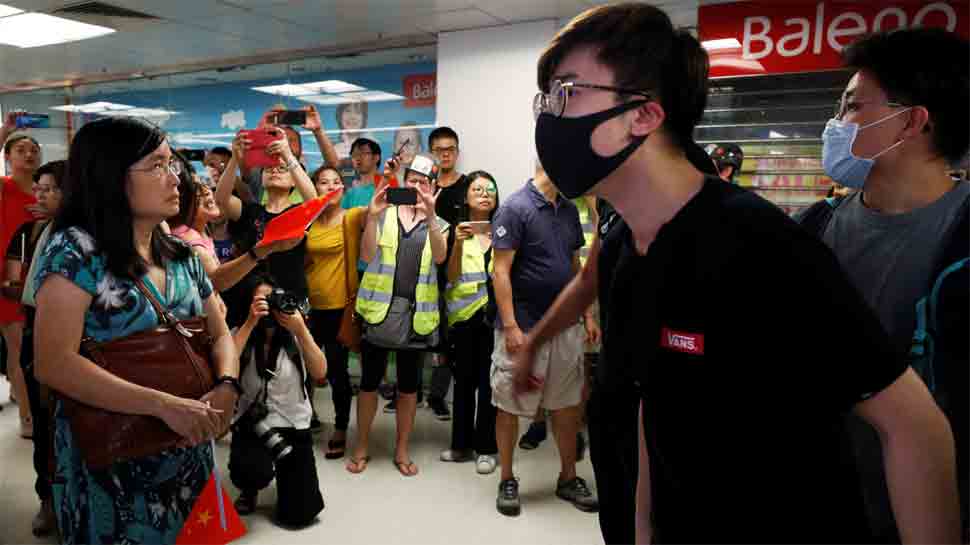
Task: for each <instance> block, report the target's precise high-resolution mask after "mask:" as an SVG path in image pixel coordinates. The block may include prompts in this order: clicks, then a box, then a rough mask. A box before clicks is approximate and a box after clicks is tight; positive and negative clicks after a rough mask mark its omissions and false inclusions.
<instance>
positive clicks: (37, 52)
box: [0, 0, 724, 93]
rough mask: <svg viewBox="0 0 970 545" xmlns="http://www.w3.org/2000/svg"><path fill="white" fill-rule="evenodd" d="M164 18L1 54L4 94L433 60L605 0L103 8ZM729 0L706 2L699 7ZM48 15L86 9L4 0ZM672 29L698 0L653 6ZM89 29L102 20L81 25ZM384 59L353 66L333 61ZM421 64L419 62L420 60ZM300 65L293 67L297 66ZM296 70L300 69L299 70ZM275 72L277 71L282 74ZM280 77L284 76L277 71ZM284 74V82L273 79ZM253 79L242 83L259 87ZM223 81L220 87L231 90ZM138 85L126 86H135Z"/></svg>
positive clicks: (335, 0) (252, 1) (690, 16)
mask: <svg viewBox="0 0 970 545" xmlns="http://www.w3.org/2000/svg"><path fill="white" fill-rule="evenodd" d="M102 1H103V3H106V4H109V5H113V6H118V7H123V8H127V9H130V10H135V11H138V12H142V13H146V14H149V15H153V16H156V17H159V18H161V19H162V20H161V21H150V22H148V23H144V22H139V21H134V22H131V21H119V20H117V19H112V20H110V21H106V20H101V21H100V22H101V23H102V24H105V23H108V26H113V27H116V28H119V31H118V32H116V33H114V34H110V35H107V36H103V37H100V38H94V39H91V40H86V41H82V42H75V43H70V44H65V45H52V46H46V47H38V48H31V49H18V48H16V47H12V46H6V45H0V93H2V92H11V91H22V90H29V89H37V88H41V87H52V86H58V87H63V86H65V85H76V84H79V83H84V82H97V81H105V80H117V79H119V78H123V79H126V80H127V79H129V77H131V78H132V79H134V78H137V77H139V76H140V74H142V73H144V74H149V75H151V74H175V73H179V72H199V71H201V70H205V69H212V68H215V67H219V66H239V65H250V68H248V69H247V70H253V71H254V72H255V71H256V70H258V68H257V67H254V66H251V65H257V64H264V63H271V62H275V63H278V62H280V61H290V60H296V59H312V60H307V61H306V62H305V63H304V64H311V63H318V64H311V65H310V66H305V68H306V69H307V71H308V72H310V71H318V69H319V68H321V67H322V68H329V69H341V68H355V67H360V66H365V65H373V63H378V64H387V63H391V62H402V61H404V62H406V61H407V59H411V60H410V62H415V61H416V60H421V58H422V57H423V58H433V56H434V47H433V45H434V43H436V41H437V33H439V32H445V31H452V30H464V29H469V28H481V27H488V26H496V25H502V24H506V23H514V22H522V21H530V20H537V19H548V18H555V19H563V18H568V17H572V16H574V15H576V14H577V13H579V12H581V11H582V10H584V9H586V8H588V7H590V6H593V5H597V4H602V3H606V2H605V1H598V0H400V1H398V0H102ZM718 1H724V0H701V2H700V3H709V2H718ZM0 3H3V4H7V5H12V6H16V7H18V8H21V9H24V10H30V11H41V12H47V13H50V12H52V11H54V10H57V9H60V8H64V7H67V6H72V5H76V4H79V3H82V1H81V0H68V1H64V0H0ZM650 3H652V4H655V5H658V6H661V7H663V9H664V10H665V11H667V12H668V13H669V14H670V15H671V18H672V19H673V20H674V22H675V24H677V25H679V26H694V25H695V24H696V19H697V5H698V0H652V1H651V2H650ZM79 20H83V21H87V22H99V21H97V20H95V19H87V18H79ZM388 48H393V49H399V51H382V52H379V53H371V54H366V55H362V56H360V57H356V58H344V59H328V58H323V57H324V56H325V55H328V54H340V53H345V52H367V51H380V50H382V49H384V50H386V49H388ZM414 56H416V57H414ZM291 64H294V63H291ZM295 64H299V63H295ZM277 66H278V65H277ZM273 70H276V71H279V70H280V69H279V68H278V67H276V68H273ZM274 75H277V74H274ZM252 76H253V73H252V72H250V73H248V74H241V73H240V74H239V75H238V76H237V77H240V78H243V79H254V78H253V77H252ZM227 77H231V76H227V74H226V73H220V75H219V79H220V80H223V81H225V80H226V79H227ZM130 83H132V82H128V84H130Z"/></svg>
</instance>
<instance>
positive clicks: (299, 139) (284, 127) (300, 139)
mask: <svg viewBox="0 0 970 545" xmlns="http://www.w3.org/2000/svg"><path fill="white" fill-rule="evenodd" d="M279 128H280V130H282V131H283V132H287V131H290V132H292V133H293V134H295V135H296V142H297V143H298V144H299V145H300V151H299V153H297V155H303V137H302V136H300V131H298V130H296V129H294V128H293V127H291V126H289V125H279ZM286 144H287V145H289V141H287V143H286ZM297 159H299V157H297Z"/></svg>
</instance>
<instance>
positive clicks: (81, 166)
mask: <svg viewBox="0 0 970 545" xmlns="http://www.w3.org/2000/svg"><path fill="white" fill-rule="evenodd" d="M164 141H165V134H164V133H163V132H162V131H161V129H159V128H158V127H155V126H154V125H151V124H149V123H146V122H145V121H142V120H140V119H136V118H133V117H107V118H103V119H98V120H95V121H92V122H90V123H88V124H86V125H84V126H83V127H81V129H80V130H79V131H78V132H77V134H76V135H74V140H73V141H72V142H71V149H70V152H69V153H68V159H67V175H66V176H65V177H64V187H63V189H64V206H63V207H61V210H60V212H59V213H58V215H57V218H56V219H55V220H54V231H55V232H56V231H62V230H64V229H68V228H70V227H78V228H80V229H83V230H84V231H86V232H87V233H88V234H89V235H91V237H92V238H93V239H94V241H95V244H96V245H97V248H98V250H99V251H101V252H102V253H104V255H105V257H106V263H105V265H106V267H107V269H108V270H109V271H110V272H111V274H113V275H115V276H116V277H118V278H138V277H140V276H142V275H144V274H145V273H146V272H147V271H148V264H147V263H145V261H144V260H143V259H142V257H141V256H140V255H139V254H138V251H137V250H135V237H134V232H133V225H132V222H133V221H134V216H133V214H132V211H131V204H130V203H129V202H128V193H127V191H125V187H126V185H127V183H128V169H129V168H130V167H131V166H132V165H134V164H135V163H137V162H138V161H139V160H140V159H141V158H143V157H145V156H147V155H148V154H150V153H152V152H153V151H155V150H156V149H157V148H158V146H160V145H162V143H163V142H164ZM151 252H152V260H153V261H155V263H157V264H159V265H161V266H164V265H165V264H166V263H168V262H169V261H172V260H174V261H182V260H185V259H188V257H189V255H191V254H190V250H189V247H188V246H187V245H185V244H182V243H181V242H179V241H178V240H177V239H175V238H174V237H171V236H169V235H166V234H165V232H164V231H162V229H161V227H155V230H154V232H153V233H152V247H151Z"/></svg>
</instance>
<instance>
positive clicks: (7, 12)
mask: <svg viewBox="0 0 970 545" xmlns="http://www.w3.org/2000/svg"><path fill="white" fill-rule="evenodd" d="M23 12H24V10H22V9H18V8H15V7H13V6H8V5H6V4H0V17H9V16H11V15H17V14H18V13H23Z"/></svg>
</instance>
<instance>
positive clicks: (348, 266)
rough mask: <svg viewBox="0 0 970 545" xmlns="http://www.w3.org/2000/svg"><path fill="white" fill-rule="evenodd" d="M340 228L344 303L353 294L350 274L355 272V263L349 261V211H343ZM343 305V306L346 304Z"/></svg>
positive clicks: (351, 297)
mask: <svg viewBox="0 0 970 545" xmlns="http://www.w3.org/2000/svg"><path fill="white" fill-rule="evenodd" d="M341 229H342V230H343V234H344V240H343V243H344V286H346V290H347V301H346V305H349V304H350V301H351V299H353V298H354V295H353V294H352V293H351V289H350V275H351V274H357V264H356V263H351V262H350V213H349V212H344V217H343V219H342V220H341ZM346 305H345V306H346Z"/></svg>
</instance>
